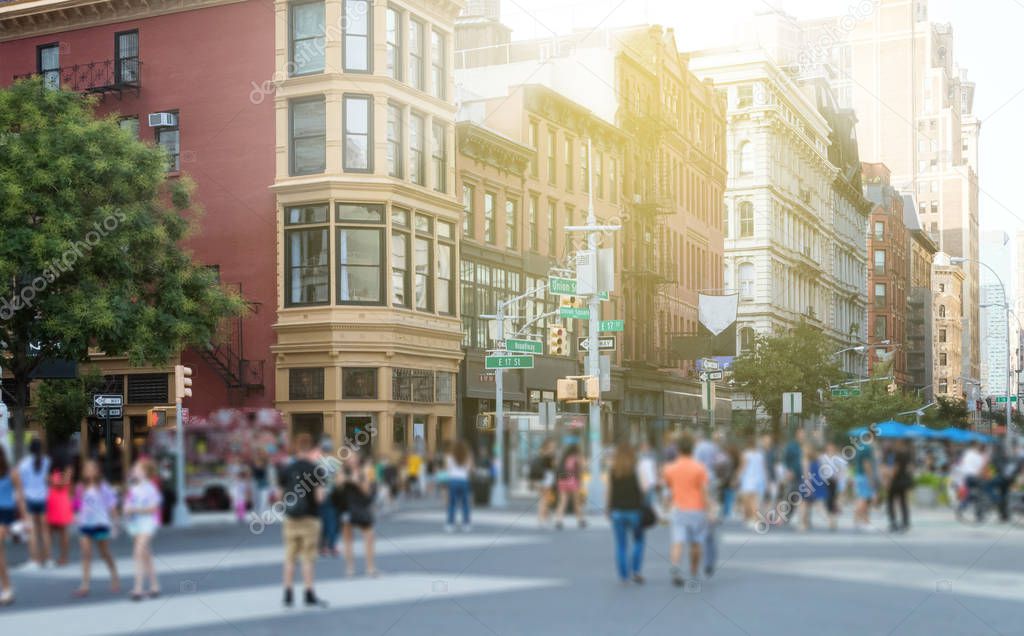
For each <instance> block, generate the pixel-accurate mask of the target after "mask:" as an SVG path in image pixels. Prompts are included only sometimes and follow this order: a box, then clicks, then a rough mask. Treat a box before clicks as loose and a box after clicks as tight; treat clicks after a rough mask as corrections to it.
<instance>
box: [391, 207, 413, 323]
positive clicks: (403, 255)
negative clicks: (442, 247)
mask: <svg viewBox="0 0 1024 636" xmlns="http://www.w3.org/2000/svg"><path fill="white" fill-rule="evenodd" d="M391 226H392V230H391V304H392V305H394V306H395V307H405V308H408V307H409V298H410V297H409V231H408V230H409V211H408V210H399V209H397V208H396V209H395V210H394V211H393V212H392V213H391Z"/></svg>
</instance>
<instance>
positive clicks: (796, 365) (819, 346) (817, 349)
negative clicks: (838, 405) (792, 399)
mask: <svg viewBox="0 0 1024 636" xmlns="http://www.w3.org/2000/svg"><path fill="white" fill-rule="evenodd" d="M834 354H835V342H834V341H832V340H831V339H829V338H828V337H826V336H825V335H824V334H823V333H822V332H821V330H819V329H817V328H815V327H812V326H811V325H808V324H806V323H801V324H800V325H799V326H797V327H796V329H793V330H792V331H788V332H784V333H777V334H773V335H765V334H759V335H758V336H757V337H756V338H755V341H754V347H753V349H752V350H751V351H749V352H747V353H744V354H743V355H741V356H740V357H738V358H737V359H736V362H735V364H734V365H733V379H734V380H735V381H736V384H737V389H739V390H740V391H743V392H746V393H749V394H750V396H751V398H753V400H754V404H755V406H757V407H761V408H763V409H764V410H765V412H767V413H768V416H769V417H770V418H771V421H772V426H773V428H774V429H775V430H776V432H777V431H778V428H779V425H780V423H781V420H782V394H783V393H786V392H791V391H798V392H800V393H802V394H803V414H804V415H816V414H818V413H820V412H821V409H822V400H821V398H820V397H819V393H818V391H819V389H820V390H822V391H824V392H827V391H828V387H829V386H830V385H832V384H835V383H836V382H838V381H840V380H841V379H842V378H843V377H844V374H843V371H842V369H840V367H839V365H838V363H837V361H836V359H835V355H834Z"/></svg>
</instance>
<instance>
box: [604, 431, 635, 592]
mask: <svg viewBox="0 0 1024 636" xmlns="http://www.w3.org/2000/svg"><path fill="white" fill-rule="evenodd" d="M607 509H608V516H609V517H610V518H611V521H612V530H613V531H614V532H615V564H616V566H617V568H618V571H619V580H620V581H622V583H628V582H629V580H630V579H631V578H632V580H633V582H634V583H637V584H640V583H643V582H644V577H643V575H642V574H641V569H642V567H643V562H644V526H643V509H644V494H643V490H641V488H640V480H639V479H637V475H636V451H634V450H633V447H632V446H630V445H629V444H627V443H621V444H619V446H618V447H617V448H616V449H615V460H614V461H613V462H612V470H611V474H610V475H609V487H608V505H607ZM630 535H632V537H633V553H632V556H631V558H627V552H628V547H629V546H628V543H629V537H630Z"/></svg>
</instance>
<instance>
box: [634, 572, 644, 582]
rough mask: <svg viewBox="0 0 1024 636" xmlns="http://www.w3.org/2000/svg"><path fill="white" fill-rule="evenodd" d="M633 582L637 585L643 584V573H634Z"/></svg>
mask: <svg viewBox="0 0 1024 636" xmlns="http://www.w3.org/2000/svg"><path fill="white" fill-rule="evenodd" d="M633 582H634V583H636V584H637V585H643V584H644V577H643V575H642V574H640V573H637V574H634V575H633Z"/></svg>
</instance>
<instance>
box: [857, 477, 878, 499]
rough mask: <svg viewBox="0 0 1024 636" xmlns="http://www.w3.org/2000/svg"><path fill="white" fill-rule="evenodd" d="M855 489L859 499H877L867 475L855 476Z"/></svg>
mask: <svg viewBox="0 0 1024 636" xmlns="http://www.w3.org/2000/svg"><path fill="white" fill-rule="evenodd" d="M853 487H854V490H856V491H857V499H874V498H875V489H874V487H873V486H872V484H871V480H870V479H868V476H867V475H854V477H853Z"/></svg>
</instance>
